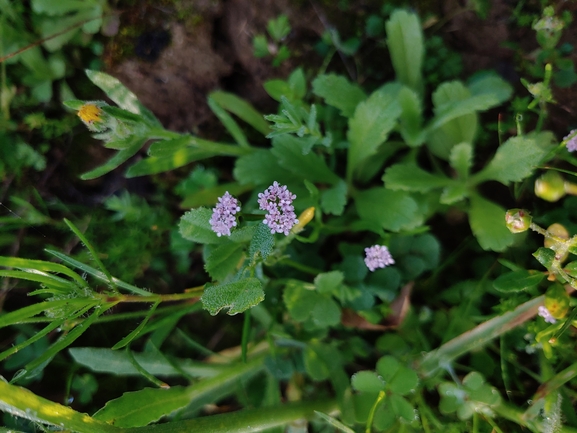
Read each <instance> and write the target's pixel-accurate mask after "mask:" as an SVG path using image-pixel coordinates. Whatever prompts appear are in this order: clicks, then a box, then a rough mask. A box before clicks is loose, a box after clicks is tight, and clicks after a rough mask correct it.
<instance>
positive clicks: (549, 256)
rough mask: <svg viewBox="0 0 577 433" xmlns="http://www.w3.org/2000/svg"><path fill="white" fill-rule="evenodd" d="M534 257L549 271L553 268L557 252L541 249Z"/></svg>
mask: <svg viewBox="0 0 577 433" xmlns="http://www.w3.org/2000/svg"><path fill="white" fill-rule="evenodd" d="M532 256H533V257H535V258H536V259H537V261H538V262H539V263H541V264H542V265H543V266H545V267H546V268H547V269H551V267H552V266H553V260H555V251H553V250H552V249H551V248H545V247H541V248H539V249H538V250H537V251H535V252H534V253H533V254H532Z"/></svg>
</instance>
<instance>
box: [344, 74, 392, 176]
mask: <svg viewBox="0 0 577 433" xmlns="http://www.w3.org/2000/svg"><path fill="white" fill-rule="evenodd" d="M398 90H399V86H398V85H396V84H388V85H385V86H383V87H382V88H380V89H378V90H376V91H375V92H373V93H372V94H371V96H369V98H368V99H367V100H366V101H364V102H361V103H360V104H359V105H358V106H357V108H356V110H355V114H354V116H353V117H352V118H351V119H349V131H348V133H347V138H348V140H349V142H350V146H349V153H348V164H347V178H351V177H352V175H353V172H354V171H355V169H356V168H357V167H358V165H359V164H360V163H361V162H362V161H364V160H365V159H366V158H368V157H370V156H372V155H374V154H375V153H377V150H378V148H379V146H380V145H381V144H383V143H384V142H385V141H386V139H387V137H388V135H389V133H390V132H391V130H392V129H393V127H394V126H395V125H396V123H397V119H398V117H399V116H400V114H401V106H400V105H399V102H398V100H397V98H396V94H397V93H398Z"/></svg>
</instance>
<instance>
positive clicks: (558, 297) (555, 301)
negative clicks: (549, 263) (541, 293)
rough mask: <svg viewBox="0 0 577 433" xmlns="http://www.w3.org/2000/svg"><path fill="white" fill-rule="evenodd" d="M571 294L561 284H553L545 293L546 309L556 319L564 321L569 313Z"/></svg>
mask: <svg viewBox="0 0 577 433" xmlns="http://www.w3.org/2000/svg"><path fill="white" fill-rule="evenodd" d="M569 304H570V298H569V294H568V293H567V291H566V290H565V288H564V287H563V286H561V285H560V284H553V285H552V286H551V287H549V288H548V289H547V293H545V307H546V308H547V310H549V312H550V313H551V316H553V317H554V318H555V319H562V318H563V317H565V316H566V315H567V312H568V311H569Z"/></svg>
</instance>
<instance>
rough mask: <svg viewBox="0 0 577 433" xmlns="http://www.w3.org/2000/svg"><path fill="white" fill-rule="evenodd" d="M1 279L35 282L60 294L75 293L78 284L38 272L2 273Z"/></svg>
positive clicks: (0, 273) (0, 274)
mask: <svg viewBox="0 0 577 433" xmlns="http://www.w3.org/2000/svg"><path fill="white" fill-rule="evenodd" d="M0 277H7V278H18V279H20V280H27V281H35V282H37V283H40V284H42V285H45V286H47V287H48V288H49V289H51V290H54V291H56V292H60V293H69V292H73V291H74V289H76V288H77V286H76V284H74V283H73V282H71V281H68V280H65V279H63V278H60V277H57V276H55V275H51V274H46V273H44V272H42V273H39V272H38V271H36V272H34V271H0Z"/></svg>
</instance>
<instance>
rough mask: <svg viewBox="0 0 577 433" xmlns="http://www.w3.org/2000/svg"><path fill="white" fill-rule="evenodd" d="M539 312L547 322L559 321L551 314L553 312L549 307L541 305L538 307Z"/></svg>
mask: <svg viewBox="0 0 577 433" xmlns="http://www.w3.org/2000/svg"><path fill="white" fill-rule="evenodd" d="M537 312H538V314H539V316H541V317H542V318H543V319H544V320H545V322H547V323H555V322H557V320H556V319H555V318H554V317H553V316H552V315H551V313H550V312H549V310H548V309H547V307H544V306H543V305H541V306H540V307H539V308H538V310H537Z"/></svg>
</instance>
